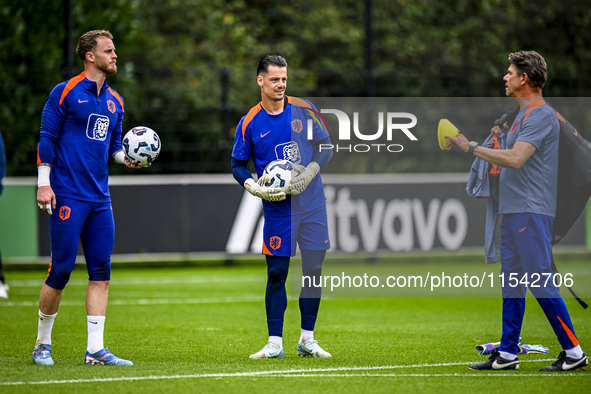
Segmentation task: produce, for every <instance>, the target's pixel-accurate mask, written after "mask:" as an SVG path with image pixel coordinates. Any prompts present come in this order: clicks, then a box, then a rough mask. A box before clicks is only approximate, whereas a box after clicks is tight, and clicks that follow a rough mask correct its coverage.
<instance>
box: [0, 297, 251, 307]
mask: <svg viewBox="0 0 591 394" xmlns="http://www.w3.org/2000/svg"><path fill="white" fill-rule="evenodd" d="M261 301H263V297H261V296H252V297H225V298H209V299H208V298H178V299H170V298H153V299H137V300H133V299H125V300H111V301H109V305H184V304H185V305H186V304H228V303H238V302H261ZM38 305H39V301H17V302H12V301H9V302H2V303H0V308H1V307H8V306H38ZM80 305H86V302H85V301H84V300H80V301H66V300H64V301H62V302H61V303H60V306H80Z"/></svg>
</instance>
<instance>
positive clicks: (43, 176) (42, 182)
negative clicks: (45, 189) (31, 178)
mask: <svg viewBox="0 0 591 394" xmlns="http://www.w3.org/2000/svg"><path fill="white" fill-rule="evenodd" d="M50 172H51V166H50V165H47V164H40V165H38V166H37V187H41V186H50V185H51V184H50V183H49V173H50Z"/></svg>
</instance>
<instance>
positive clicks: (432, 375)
mask: <svg viewBox="0 0 591 394" xmlns="http://www.w3.org/2000/svg"><path fill="white" fill-rule="evenodd" d="M327 376H328V377H331V378H365V377H369V378H375V377H377V378H437V377H462V378H464V377H487V378H489V377H495V378H496V377H507V376H512V377H516V378H524V377H536V378H537V377H551V378H557V377H572V376H581V377H589V376H591V375H589V374H585V373H576V372H564V373H539V374H536V373H530V374H523V373H519V372H515V373H506V372H498V373H484V374H483V373H479V372H477V371H474V372H473V373H441V374H437V373H358V374H354V373H327V374H316V375H311V374H272V375H265V377H269V378H321V377H327Z"/></svg>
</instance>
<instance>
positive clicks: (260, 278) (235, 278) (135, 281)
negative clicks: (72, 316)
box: [8, 273, 266, 288]
mask: <svg viewBox="0 0 591 394" xmlns="http://www.w3.org/2000/svg"><path fill="white" fill-rule="evenodd" d="M265 280H266V277H265V274H264V273H263V274H262V275H228V276H221V275H213V276H207V275H198V276H184V277H179V276H163V277H157V278H144V277H139V278H120V279H119V278H117V277H116V276H115V278H112V279H111V285H114V286H116V285H168V284H193V283H224V282H227V283H234V282H264V281H265ZM87 284H88V279H82V278H76V279H71V280H70V281H69V282H68V285H70V286H86V285H87ZM8 285H9V286H10V287H39V288H40V287H41V286H42V285H43V278H40V279H22V280H21V279H15V280H11V281H9V283H8Z"/></svg>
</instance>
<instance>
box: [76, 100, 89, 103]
mask: <svg viewBox="0 0 591 394" xmlns="http://www.w3.org/2000/svg"><path fill="white" fill-rule="evenodd" d="M78 102H79V103H80V104H82V103H87V102H88V100H80V99H78Z"/></svg>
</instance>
